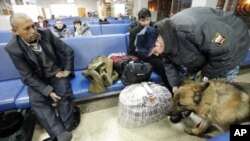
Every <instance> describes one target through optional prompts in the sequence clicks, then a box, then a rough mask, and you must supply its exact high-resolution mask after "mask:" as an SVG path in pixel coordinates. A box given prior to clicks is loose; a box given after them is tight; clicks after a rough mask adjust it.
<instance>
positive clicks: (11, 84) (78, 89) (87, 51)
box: [0, 34, 161, 112]
mask: <svg viewBox="0 0 250 141" xmlns="http://www.w3.org/2000/svg"><path fill="white" fill-rule="evenodd" d="M62 40H63V41H64V42H65V43H66V44H67V45H69V46H70V47H71V48H72V49H73V50H74V53H75V59H74V66H75V67H74V71H75V77H74V78H73V79H72V80H71V85H72V89H73V94H74V97H75V101H82V100H88V99H94V98H100V97H104V96H109V95H114V94H118V93H119V92H120V91H121V90H122V89H123V88H124V87H125V86H124V85H123V84H122V82H121V80H118V81H116V82H115V83H114V84H113V85H112V86H110V87H108V88H107V90H106V91H105V92H104V93H101V94H93V93H90V92H88V87H89V85H90V80H88V79H87V78H85V77H84V76H82V71H83V70H84V69H86V68H87V66H88V64H89V63H91V62H92V60H93V59H94V58H95V57H97V56H98V55H104V56H108V55H109V54H111V53H118V52H127V47H128V34H109V35H100V36H89V37H77V38H65V39H62ZM5 45H6V43H1V44H0V112H4V111H8V110H12V109H25V108H29V107H30V103H29V97H28V92H27V86H25V85H24V84H23V83H22V82H21V80H20V76H19V73H18V72H17V70H16V69H15V67H14V65H13V63H12V61H11V59H10V57H9V55H8V54H7V52H6V51H5V50H4V47H5ZM151 81H154V82H157V83H160V82H161V79H160V77H159V76H158V75H156V74H155V73H152V76H151Z"/></svg>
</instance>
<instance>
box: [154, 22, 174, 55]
mask: <svg viewBox="0 0 250 141" xmlns="http://www.w3.org/2000/svg"><path fill="white" fill-rule="evenodd" d="M154 27H155V28H157V29H158V31H159V34H160V35H161V36H162V38H163V40H164V46H165V48H164V53H166V54H169V53H171V54H176V53H177V49H178V48H177V37H176V31H175V27H174V24H173V22H172V21H171V20H170V19H169V18H165V19H163V20H161V21H158V22H156V23H155V24H154Z"/></svg>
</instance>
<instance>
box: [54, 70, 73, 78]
mask: <svg viewBox="0 0 250 141" xmlns="http://www.w3.org/2000/svg"><path fill="white" fill-rule="evenodd" d="M69 74H70V71H59V72H58V73H56V77H57V78H62V77H68V76H69Z"/></svg>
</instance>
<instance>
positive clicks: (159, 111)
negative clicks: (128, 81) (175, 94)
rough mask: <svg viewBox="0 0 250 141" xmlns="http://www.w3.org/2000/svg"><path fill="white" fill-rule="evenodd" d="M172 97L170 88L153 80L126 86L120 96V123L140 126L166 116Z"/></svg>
mask: <svg viewBox="0 0 250 141" xmlns="http://www.w3.org/2000/svg"><path fill="white" fill-rule="evenodd" d="M171 98H172V95H171V93H170V92H169V90H168V89H167V88H166V87H164V86H161V85H159V84H155V83H153V82H142V83H138V84H132V85H129V86H127V87H125V88H124V89H123V90H122V91H121V93H120V96H119V107H118V109H119V115H118V123H119V124H120V125H122V126H124V127H139V126H143V125H146V124H149V123H152V122H155V121H158V120H160V119H162V118H163V117H166V111H167V108H168V107H169V104H170V100H171Z"/></svg>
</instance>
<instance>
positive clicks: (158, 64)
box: [147, 55, 172, 93]
mask: <svg viewBox="0 0 250 141" xmlns="http://www.w3.org/2000/svg"><path fill="white" fill-rule="evenodd" d="M147 62H149V63H150V64H151V65H152V67H153V70H154V71H155V72H156V73H157V74H158V75H160V76H161V79H162V81H163V83H164V85H165V86H166V87H167V88H168V90H169V91H170V92H171V93H172V87H171V86H170V84H169V82H168V78H167V76H166V72H165V68H164V65H163V63H162V60H161V57H160V56H156V55H152V56H150V57H149V58H147Z"/></svg>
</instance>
